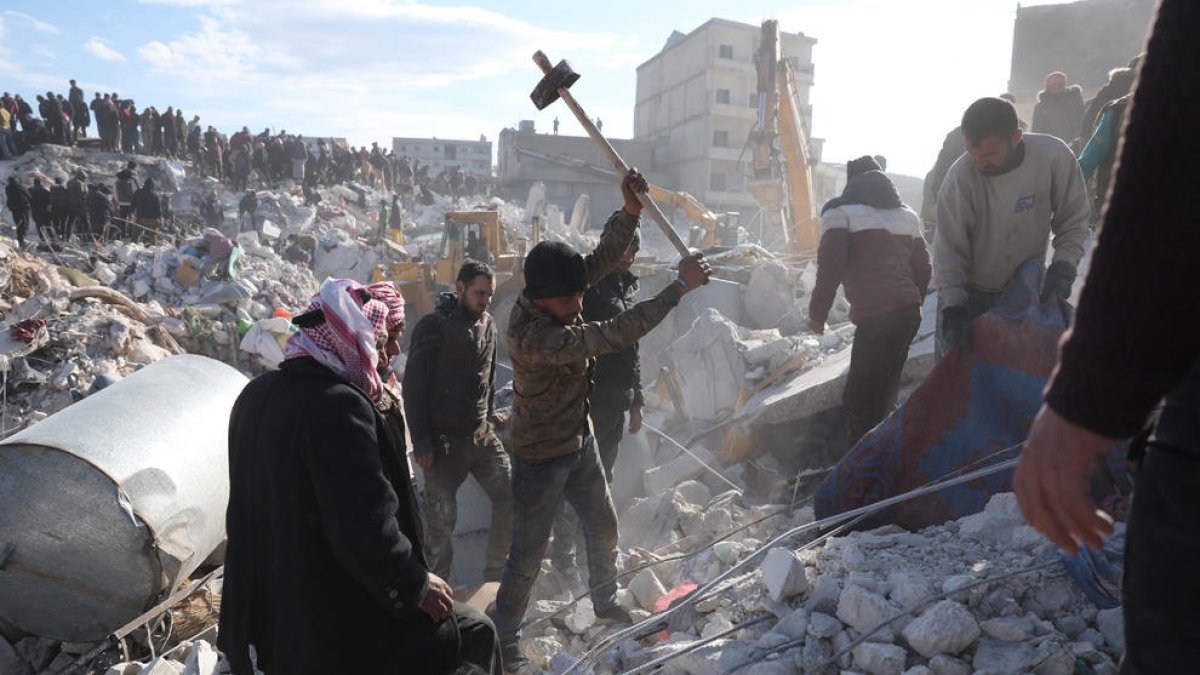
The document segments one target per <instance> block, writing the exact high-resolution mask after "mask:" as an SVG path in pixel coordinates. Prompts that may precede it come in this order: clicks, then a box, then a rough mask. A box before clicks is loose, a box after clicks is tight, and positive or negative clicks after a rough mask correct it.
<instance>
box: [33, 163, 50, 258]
mask: <svg viewBox="0 0 1200 675" xmlns="http://www.w3.org/2000/svg"><path fill="white" fill-rule="evenodd" d="M29 205H30V207H31V208H32V210H33V223H34V225H36V226H37V233H38V239H39V240H41V241H42V243H48V242H49V241H50V239H51V238H52V237H51V235H50V232H51V229H50V191H49V190H47V189H46V187H45V186H44V185H42V179H41V178H34V179H33V187H32V188H30V190H29Z"/></svg>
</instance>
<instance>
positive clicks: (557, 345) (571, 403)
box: [508, 211, 680, 460]
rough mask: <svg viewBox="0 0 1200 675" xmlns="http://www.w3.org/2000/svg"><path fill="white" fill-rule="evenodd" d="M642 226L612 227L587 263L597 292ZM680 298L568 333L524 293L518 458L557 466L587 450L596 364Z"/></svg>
mask: <svg viewBox="0 0 1200 675" xmlns="http://www.w3.org/2000/svg"><path fill="white" fill-rule="evenodd" d="M637 224H638V219H637V218H636V217H634V216H631V215H629V214H628V213H626V212H625V211H618V212H617V213H615V214H613V216H612V218H610V219H609V223H608V225H607V226H606V227H605V234H604V236H603V237H601V239H600V245H599V246H597V247H596V250H595V251H593V252H592V253H591V255H588V256H587V257H586V258H585V260H586V263H587V273H588V284H589V285H591V284H595V283H597V282H598V281H600V280H601V279H603V278H604V277H605V276H607V275H608V273H609V272H611V271H612V270H613V268H614V267H615V266H616V263H617V261H618V260H620V258H621V255H622V254H623V253H624V252H625V249H626V248H627V247H628V246H629V241H630V240H631V239H632V238H633V232H634V230H635V229H636V228H637ZM679 298H680V295H679V288H678V287H677V286H676V285H675V284H671V285H669V286H667V287H666V288H664V289H663V290H662V291H660V292H659V294H658V295H656V296H654V297H653V298H650V299H648V300H644V301H642V302H639V303H638V304H636V305H634V306H633V307H632V308H631V309H630V310H629V311H627V312H622V313H621V314H618V315H617V316H615V317H613V318H611V319H609V320H607V321H592V322H584V321H583V320H582V319H576V321H575V323H574V324H571V325H567V326H564V325H562V324H560V323H558V322H557V321H555V320H554V318H553V317H552V316H550V315H549V314H547V313H545V312H543V311H541V310H540V309H538V308H537V307H535V306H534V304H533V301H531V300H530V299H529V298H528V297H527V296H526V295H525V294H524V293H522V294H521V297H520V298H518V300H517V303H516V305H514V306H513V310H512V315H511V318H510V319H509V323H508V353H509V356H510V357H511V358H512V366H513V394H514V399H513V416H512V422H511V428H512V436H513V442H514V445H515V446H516V448H515V449H516V454H517V456H518V457H520V458H522V459H530V460H537V459H549V458H551V457H558V456H561V455H566V454H569V453H572V452H575V451H577V450H579V449H580V448H581V447H583V442H584V439H585V438H586V437H587V436H589V435H591V433H592V429H591V423H590V422H589V420H588V403H587V398H588V393H589V391H590V390H591V381H592V369H593V368H594V366H595V357H596V356H598V355H600V354H611V353H614V352H619V351H621V350H623V349H626V348H627V347H629V346H631V345H633V344H635V343H636V342H637V341H638V340H639V339H641V337H642V336H644V335H645V334H646V333H649V332H650V330H651V329H653V328H654V327H655V326H657V325H658V322H660V321H662V319H663V317H665V316H666V315H667V312H669V311H671V308H672V307H674V306H675V305H677V304H679Z"/></svg>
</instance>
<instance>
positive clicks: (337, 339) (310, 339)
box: [284, 279, 404, 403]
mask: <svg viewBox="0 0 1200 675" xmlns="http://www.w3.org/2000/svg"><path fill="white" fill-rule="evenodd" d="M363 290H367V291H368V292H369V294H370V299H369V300H366V301H365V302H364V301H363V298H362V296H361V293H360V292H361V291H363ZM392 291H393V293H394V292H395V289H392ZM378 292H379V293H380V294H381V295H382V296H385V297H386V295H387V293H386V291H378ZM396 295H399V294H398V293H396ZM377 297H378V296H376V291H374V290H373V289H370V288H368V287H365V286H363V285H362V284H360V283H358V282H357V281H353V280H351V279H326V280H325V281H324V283H322V284H321V288H320V290H319V291H317V294H316V295H314V296H313V298H312V302H311V303H310V304H309V306H308V307H307V308H305V310H304V313H305V314H307V313H309V312H312V311H315V310H320V311H321V313H322V314H323V315H324V317H325V320H324V321H323V322H321V323H320V324H319V325H316V326H313V327H311V328H301V329H300V330H299V331H297V332H295V333H293V334H292V337H291V338H289V339H288V342H287V350H286V351H285V353H284V358H285V359H294V358H300V357H303V356H309V357H312V358H314V359H316V360H317V361H318V362H319V363H321V364H322V365H324V366H325V367H326V368H329V369H330V370H332V371H333V372H334V373H336V374H337V375H338V376H339V377H341V378H342V379H344V380H346V381H347V382H349V383H351V384H354V385H356V386H358V387H359V388H360V389H362V390H363V391H364V392H366V393H367V395H368V396H369V397H370V398H371V400H372V401H374V402H375V403H379V401H380V400H381V398H382V396H383V383H382V381H381V380H380V377H379V373H378V371H377V370H376V367H377V366H378V364H379V352H378V350H376V349H375V345H376V344H377V343H378V341H379V340H380V339H381V338H382V337H383V336H385V335H387V331H388V328H389V326H390V325H393V324H392V321H393V314H394V313H395V310H394V309H393V306H394V303H395V300H394V299H391V302H388V301H386V300H379V299H376V298H377ZM403 302H404V301H403V299H401V300H400V320H403Z"/></svg>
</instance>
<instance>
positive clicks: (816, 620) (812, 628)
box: [808, 612, 842, 640]
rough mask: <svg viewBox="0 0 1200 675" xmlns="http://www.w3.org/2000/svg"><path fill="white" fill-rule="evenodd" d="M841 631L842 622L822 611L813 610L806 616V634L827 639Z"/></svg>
mask: <svg viewBox="0 0 1200 675" xmlns="http://www.w3.org/2000/svg"><path fill="white" fill-rule="evenodd" d="M841 631H842V622H841V621H838V620H837V619H835V618H833V617H832V616H829V615H828V614H825V613H823V612H813V613H812V614H810V615H809V616H808V634H809V635H811V636H813V637H815V638H818V639H822V640H828V639H831V638H833V637H834V636H835V635H837V634H838V633H840V632H841Z"/></svg>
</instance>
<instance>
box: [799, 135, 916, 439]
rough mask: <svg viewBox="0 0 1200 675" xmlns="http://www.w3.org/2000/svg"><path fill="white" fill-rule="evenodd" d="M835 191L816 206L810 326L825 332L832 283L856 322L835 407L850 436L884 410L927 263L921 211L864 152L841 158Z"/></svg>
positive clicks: (895, 385) (890, 401)
mask: <svg viewBox="0 0 1200 675" xmlns="http://www.w3.org/2000/svg"><path fill="white" fill-rule="evenodd" d="M846 175H847V178H848V181H847V183H846V189H845V190H844V191H843V192H842V196H840V197H837V198H835V199H833V200H830V201H829V203H827V204H826V205H825V207H824V208H823V209H822V210H821V245H820V248H819V249H818V251H817V283H816V287H815V288H814V289H813V292H812V295H811V297H810V299H809V304H808V316H809V329H810V330H812V331H813V332H815V333H818V334H820V333H824V332H825V320H826V319H827V318H828V317H829V309H830V307H831V306H832V305H833V300H834V297H835V296H836V294H837V289H838V286H839V285H845V287H846V300H847V301H849V303H850V320H851V321H853V322H854V324H855V326H856V327H857V328H856V330H855V335H854V346H853V347H852V351H851V353H850V373H849V375H848V376H847V378H846V389H845V391H844V392H843V393H842V406H843V407H844V408H845V410H846V421H847V426H848V431H849V438H848V440H849V441H850V442H852V443H853V442H855V441H857V440H858V439H859V438H861V437H862V435H863V434H865V433H866V432H868V431H870V430H871V429H872V428H874V427H875V425H876V424H878V423H879V422H880V421H881V420H883V418H884V417H886V416H887V415H888V413H889V412H891V409H892V407H893V406H894V405H895V404H896V397H897V394H898V391H899V384H900V373H901V370H902V369H903V368H904V361H905V359H907V358H908V346H909V343H910V342H912V339H913V337H914V336H915V335H916V333H917V328H918V327H919V326H920V324H921V303H922V302H923V301H924V298H925V293H926V291H927V290H928V289H929V278H930V276H931V274H932V268H931V266H930V263H929V251H928V249H927V248H926V247H925V240H924V238H922V236H921V218H920V216H918V215H917V213H916V212H915V211H913V210H912V209H910V208H909V207H907V206H905V205H904V203H903V202H901V201H900V195H899V194H898V193H897V192H896V187H895V186H894V185H893V184H892V181H891V180H890V179H889V178H888V177H887V176H886V175H885V174H884V173H883V171H882V170H881V169H880V167H879V164H878V163H877V162H876V161H875V160H874V159H873V158H871V157H869V156H864V157H860V158H858V159H855V160H853V161H851V162H850V163H849V164H847V165H846Z"/></svg>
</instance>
